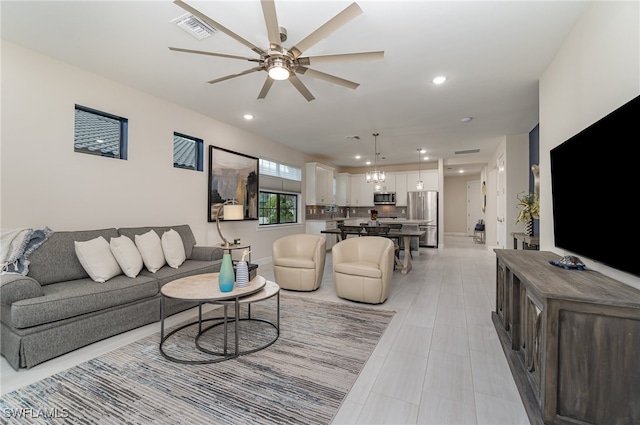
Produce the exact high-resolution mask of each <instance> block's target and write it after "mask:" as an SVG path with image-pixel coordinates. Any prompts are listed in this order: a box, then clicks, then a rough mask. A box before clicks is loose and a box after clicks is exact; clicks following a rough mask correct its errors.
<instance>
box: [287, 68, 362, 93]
mask: <svg viewBox="0 0 640 425" xmlns="http://www.w3.org/2000/svg"><path fill="white" fill-rule="evenodd" d="M296 72H297V73H298V74H303V75H307V76H309V77H313V78H317V79H319V80H324V81H328V82H330V83H333V84H337V85H339V86H343V87H347V88H349V89H353V90H355V89H357V88H358V86H359V85H360V84H358V83H354V82H353V81H349V80H345V79H344V78H340V77H336V76H335V75H331V74H327V73H324V72H320V71H316V70H314V69H310V68H305V67H304V66H299V67H298V68H297V69H296Z"/></svg>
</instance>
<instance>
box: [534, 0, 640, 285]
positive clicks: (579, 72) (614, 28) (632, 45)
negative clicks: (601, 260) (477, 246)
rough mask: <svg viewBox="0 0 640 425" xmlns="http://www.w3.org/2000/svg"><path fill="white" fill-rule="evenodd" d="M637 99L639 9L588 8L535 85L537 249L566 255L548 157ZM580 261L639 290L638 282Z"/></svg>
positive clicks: (627, 5)
mask: <svg viewBox="0 0 640 425" xmlns="http://www.w3.org/2000/svg"><path fill="white" fill-rule="evenodd" d="M638 94H640V3H638V2H593V3H592V4H591V6H590V7H589V8H588V9H587V11H586V12H585V14H584V16H583V17H582V18H581V19H580V20H579V22H578V23H577V24H576V26H575V27H574V28H573V29H572V31H571V33H570V34H569V36H568V37H567V39H566V40H565V42H564V44H563V46H562V48H561V49H560V50H559V51H558V53H557V55H556V57H555V58H554V60H553V61H552V63H551V64H550V65H549V68H548V69H547V70H546V71H545V73H544V75H543V76H542V78H541V79H540V174H541V175H540V214H541V217H540V226H541V229H540V243H541V249H543V250H551V251H554V252H557V253H558V254H560V255H567V253H566V252H564V251H562V250H560V249H558V248H556V247H555V244H554V240H553V212H552V205H551V173H550V163H549V162H550V159H549V151H550V150H551V149H553V148H554V147H556V146H558V145H559V144H561V143H562V142H564V141H565V140H566V139H568V138H569V137H571V136H573V135H574V134H576V133H578V132H579V131H581V130H582V129H584V128H586V127H588V126H589V125H591V124H592V123H593V122H595V121H596V120H598V119H600V118H601V117H603V116H605V115H607V114H608V113H609V112H611V111H613V110H614V109H616V108H618V107H619V106H620V105H622V104H624V103H626V102H627V101H629V100H631V99H632V98H634V97H636V96H638ZM602 148H603V157H602V159H603V161H610V163H609V164H610V165H612V164H615V153H613V154H611V155H607V153H606V150H607V147H606V145H603V147H602ZM603 168H606V167H601V168H600V169H603ZM629 226H630V228H632V227H633V223H630V224H629ZM611 248H612V249H628V248H627V247H611ZM581 259H582V260H583V261H585V263H586V264H587V266H588V267H590V268H592V269H594V270H598V271H600V272H602V273H603V274H606V275H608V276H610V277H612V278H614V279H618V280H620V281H622V282H624V283H627V284H628V285H631V286H633V287H636V288H639V289H640V278H637V277H633V276H631V275H629V274H626V273H622V272H619V271H617V270H614V269H611V268H609V267H605V266H603V265H601V264H598V263H596V262H593V261H589V259H587V258H583V257H581Z"/></svg>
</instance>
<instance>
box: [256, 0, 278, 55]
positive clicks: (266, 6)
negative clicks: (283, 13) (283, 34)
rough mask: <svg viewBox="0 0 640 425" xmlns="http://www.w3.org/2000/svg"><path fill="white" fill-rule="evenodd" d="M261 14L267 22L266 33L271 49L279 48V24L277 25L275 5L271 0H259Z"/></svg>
mask: <svg viewBox="0 0 640 425" xmlns="http://www.w3.org/2000/svg"><path fill="white" fill-rule="evenodd" d="M260 3H262V14H263V15H264V22H265V23H266V24H267V34H268V36H269V44H270V45H271V46H270V47H271V50H277V49H280V26H279V25H278V15H277V14H276V5H275V3H274V2H273V0H261V2H260Z"/></svg>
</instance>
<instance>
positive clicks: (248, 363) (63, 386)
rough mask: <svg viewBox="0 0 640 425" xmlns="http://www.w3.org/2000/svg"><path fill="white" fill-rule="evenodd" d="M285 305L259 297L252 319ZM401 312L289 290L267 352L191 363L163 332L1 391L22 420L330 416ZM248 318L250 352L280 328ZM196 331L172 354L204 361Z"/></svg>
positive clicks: (251, 420)
mask: <svg viewBox="0 0 640 425" xmlns="http://www.w3.org/2000/svg"><path fill="white" fill-rule="evenodd" d="M275 303H276V298H272V299H271V300H268V301H264V302H261V303H257V304H254V305H252V307H251V315H252V317H254V318H258V317H260V318H264V319H267V320H269V321H272V322H275V321H276V320H277V316H276V314H275V311H276V308H275V306H276V304H275ZM230 311H232V309H230ZM243 312H244V314H245V315H246V310H243ZM220 314H221V311H214V312H211V313H209V315H210V316H211V317H219V316H220ZM394 314H395V313H394V312H393V311H388V310H380V309H372V308H367V307H363V306H360V305H356V304H339V303H332V302H327V301H318V300H312V299H308V298H304V297H300V296H292V295H287V294H284V293H283V294H282V295H281V305H280V337H279V338H278V340H277V341H276V342H275V343H273V344H272V345H271V346H269V347H267V348H265V349H264V350H261V351H258V352H256V353H252V354H247V355H244V356H240V357H238V358H236V359H232V360H228V361H224V362H221V363H214V364H206V365H185V364H180V363H175V362H171V361H168V360H166V359H165V358H164V357H162V355H161V354H160V352H159V350H158V342H159V340H160V335H159V334H156V335H153V336H151V337H147V338H143V339H141V340H140V341H137V342H135V343H132V344H129V345H127V346H124V347H121V348H119V349H116V350H114V351H112V352H110V353H107V354H104V355H102V356H100V357H98V358H96V359H93V360H90V361H88V362H85V363H83V364H80V365H78V366H75V367H73V368H71V369H68V370H66V371H64V372H61V373H58V374H56V375H54V376H52V377H50V378H47V379H44V380H42V381H40V382H37V383H35V384H32V385H30V386H28V387H25V388H23V389H20V390H17V391H14V392H12V393H9V394H7V395H6V396H4V397H3V398H2V399H0V413H1V414H0V422H3V423H11V422H12V421H13V420H14V419H12V418H8V417H7V416H8V413H9V412H11V413H12V414H16V413H17V414H19V413H20V412H22V413H23V415H24V417H23V418H21V419H20V420H19V422H20V423H48V424H51V423H83V424H94V423H100V424H122V423H127V424H150V423H153V424H202V423H213V424H272V423H274V424H275V423H277V424H285V423H290V424H295V423H300V424H328V423H330V422H331V421H332V419H333V417H334V416H335V414H336V412H337V411H338V409H339V407H340V405H341V403H342V401H343V399H344V398H345V396H346V395H347V393H348V392H349V390H350V389H351V386H352V385H353V383H354V382H355V380H356V378H357V377H358V374H359V373H360V371H361V370H362V367H363V366H364V364H365V362H366V361H367V359H368V358H369V356H370V355H371V353H372V352H373V349H374V348H375V346H376V344H377V343H378V340H379V339H380V337H381V336H382V334H383V333H384V331H385V329H386V327H387V325H388V324H389V322H390V321H391V319H392V318H393V315H394ZM241 317H243V316H241ZM208 323H209V324H211V323H215V321H212V322H208ZM240 325H241V328H240V332H239V335H247V334H251V335H253V336H252V337H251V338H245V337H242V338H241V339H240V348H241V351H243V350H245V349H248V348H249V349H250V348H252V347H248V345H251V344H256V343H257V344H259V343H260V341H261V340H262V341H269V340H270V339H271V338H273V337H274V336H275V330H274V328H273V327H271V326H269V325H266V324H264V323H260V322H253V321H252V322H249V321H241V322H240ZM249 327H251V328H253V329H251V330H250V332H249ZM221 330H222V327H221V326H218V327H216V328H214V329H212V330H211V331H210V332H209V333H208V334H210V336H211V338H207V337H206V335H208V334H205V336H203V337H202V338H201V339H200V343H201V345H202V346H205V345H207V344H208V345H209V346H207V347H205V348H208V349H211V350H214V351H215V350H217V349H218V347H221V345H219V344H220V343H221V342H220V341H215V338H214V336H215V335H216V334H222V332H221ZM195 333H197V325H193V326H190V327H187V328H184V329H182V330H180V331H179V332H177V333H176V334H174V335H173V336H172V337H171V338H169V339H168V340H167V343H166V345H165V352H167V353H168V354H170V355H172V356H175V357H178V358H181V359H182V358H184V359H188V360H199V359H203V357H202V356H199V355H195V353H196V352H197V350H196V349H195V347H194V340H193V337H194V335H195ZM230 338H231V339H230V341H233V333H231V334H230ZM7 409H9V410H7ZM29 409H30V410H29ZM5 421H8V422H5Z"/></svg>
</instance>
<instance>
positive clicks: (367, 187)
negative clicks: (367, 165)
mask: <svg viewBox="0 0 640 425" xmlns="http://www.w3.org/2000/svg"><path fill="white" fill-rule="evenodd" d="M374 186H375V185H374V184H373V183H367V180H366V176H365V175H364V174H352V175H351V197H350V199H351V202H350V204H351V206H352V207H372V206H373V191H374Z"/></svg>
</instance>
